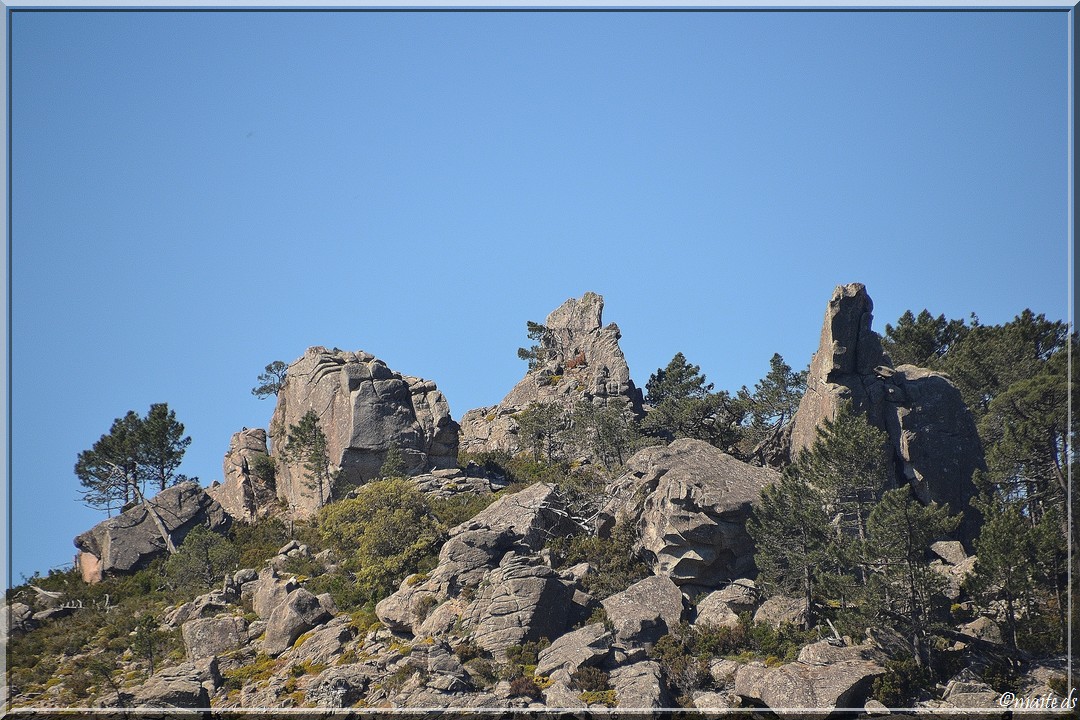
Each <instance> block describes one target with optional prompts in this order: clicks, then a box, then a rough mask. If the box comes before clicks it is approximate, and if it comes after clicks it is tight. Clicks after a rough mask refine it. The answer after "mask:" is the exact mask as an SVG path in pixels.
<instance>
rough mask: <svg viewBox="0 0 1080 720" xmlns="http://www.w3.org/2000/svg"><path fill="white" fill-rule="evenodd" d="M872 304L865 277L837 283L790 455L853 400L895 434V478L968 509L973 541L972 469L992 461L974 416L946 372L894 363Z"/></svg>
mask: <svg viewBox="0 0 1080 720" xmlns="http://www.w3.org/2000/svg"><path fill="white" fill-rule="evenodd" d="M873 309H874V303H873V301H872V300H871V299H870V296H869V295H868V294H867V292H866V288H865V287H864V286H863V285H862V284H860V283H852V284H850V285H841V286H839V287H837V288H836V289H835V290H834V291H833V294H832V297H831V298H830V299H829V304H828V307H827V309H826V311H825V321H824V324H823V326H822V330H821V341H820V344H819V346H818V349H817V352H815V353H814V357H813V360H812V361H811V362H810V372H809V375H808V376H807V379H806V392H805V393H804V394H803V397H802V400H801V401H800V403H799V409H798V412H796V414H795V419H794V421H793V427H792V431H791V450H790V452H791V457H792V458H794V457H795V456H797V455H798V453H800V452H801V451H802V450H804V449H806V448H809V447H810V446H811V445H812V444H813V443H814V440H815V439H816V438H817V428H818V427H819V426H820V425H821V424H822V423H823V422H824V421H825V420H826V419H829V420H831V419H833V418H835V417H836V412H837V410H838V409H839V407H840V405H841V404H842V403H844V402H846V401H850V402H851V404H852V407H853V408H854V409H855V410H856V411H857V412H860V413H863V414H865V415H866V417H867V420H868V421H869V422H870V424H871V425H873V426H874V427H876V428H878V429H880V430H883V431H885V432H886V433H887V434H888V437H889V442H890V445H891V447H892V451H893V457H894V483H895V484H896V485H902V484H904V483H910V484H911V485H912V486H913V488H914V489H915V491H916V493H917V494H918V496H919V498H920V499H921V500H923V502H927V503H929V502H931V501H933V502H938V503H942V504H948V506H949V509H950V511H951V512H953V513H958V512H963V513H964V520H963V524H962V526H961V530H960V533H961V537H962V539H964V540H965V541H970V540H971V539H972V538H973V537H974V536H975V534H976V533H977V531H978V526H979V518H978V514H977V512H976V511H975V510H974V509H973V508H972V507H971V505H970V500H971V498H972V497H974V495H975V485H974V483H973V482H972V475H973V473H974V472H975V470H978V469H982V468H985V460H984V458H983V449H982V444H981V442H980V440H979V435H978V432H977V431H976V427H975V420H974V418H973V417H972V415H971V412H970V411H969V410H968V408H967V406H966V405H964V401H963V399H962V398H961V396H960V391H959V390H958V389H957V388H956V386H955V385H953V384H952V381H951V380H949V378H948V377H947V376H946V375H943V374H941V373H937V372H934V371H932V370H926V369H923V368H917V367H915V366H913V365H901V366H899V367H896V368H894V367H893V366H892V362H891V360H890V359H889V357H888V356H887V355H886V354H885V353H884V351H883V350H882V347H881V338H880V336H879V335H878V334H877V333H876V332H874V331H873V330H872V329H871V327H870V326H871V323H872V321H873Z"/></svg>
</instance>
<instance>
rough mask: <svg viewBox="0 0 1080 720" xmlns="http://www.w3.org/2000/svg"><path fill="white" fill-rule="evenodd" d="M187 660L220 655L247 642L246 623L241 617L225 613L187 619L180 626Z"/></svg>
mask: <svg viewBox="0 0 1080 720" xmlns="http://www.w3.org/2000/svg"><path fill="white" fill-rule="evenodd" d="M180 633H181V635H182V636H183V638H184V648H185V649H186V651H187V657H188V660H192V661H195V660H201V659H202V658H206V657H211V656H214V655H220V654H222V653H224V652H228V651H229V650H235V649H236V648H238V647H241V646H242V645H244V644H245V643H246V642H247V623H246V622H244V619H243V618H240V617H234V616H231V615H226V616H223V617H214V618H196V619H194V620H188V621H187V622H186V623H184V624H183V625H182V626H181V627H180Z"/></svg>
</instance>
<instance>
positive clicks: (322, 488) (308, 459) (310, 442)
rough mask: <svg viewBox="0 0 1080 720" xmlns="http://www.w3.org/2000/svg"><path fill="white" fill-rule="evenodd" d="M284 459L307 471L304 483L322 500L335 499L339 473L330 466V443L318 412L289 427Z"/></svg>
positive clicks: (312, 411)
mask: <svg viewBox="0 0 1080 720" xmlns="http://www.w3.org/2000/svg"><path fill="white" fill-rule="evenodd" d="M283 455H284V456H285V459H286V460H288V461H289V462H294V463H298V464H299V465H300V466H301V467H302V468H303V470H304V481H305V482H306V483H307V485H308V487H309V488H311V489H312V490H315V491H316V492H317V493H318V494H319V497H320V498H329V499H333V490H334V481H335V480H336V478H337V473H336V472H335V471H334V470H333V468H332V467H331V465H330V452H329V441H328V440H327V438H326V434H325V433H324V432H323V429H322V425H321V424H320V423H319V416H318V415H316V414H315V411H314V410H308V411H307V413H305V414H304V416H303V417H302V418H300V421H299V422H298V423H296V424H295V425H290V426H289V432H288V436H287V438H286V440H285V449H284V452H283Z"/></svg>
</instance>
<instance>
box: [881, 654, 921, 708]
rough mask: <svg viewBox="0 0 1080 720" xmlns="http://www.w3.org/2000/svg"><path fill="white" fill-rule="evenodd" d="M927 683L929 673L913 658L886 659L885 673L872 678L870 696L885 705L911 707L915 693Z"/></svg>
mask: <svg viewBox="0 0 1080 720" xmlns="http://www.w3.org/2000/svg"><path fill="white" fill-rule="evenodd" d="M929 684H930V676H929V674H928V673H927V672H926V671H925V670H924V669H923V668H921V667H919V665H918V663H916V662H915V660H914V658H910V657H908V658H900V659H896V660H886V661H885V674H884V675H879V676H878V677H876V678H874V684H873V685H872V686H871V689H870V696H871V697H872V698H874V699H875V700H877V701H878V702H880V703H881V704H882V705H884V706H885V707H890V708H899V707H911V705H912V703H913V701H914V699H915V695H916V694H917V693H918V692H919V690H920V689H922V688H925V687H927V686H928V685H929Z"/></svg>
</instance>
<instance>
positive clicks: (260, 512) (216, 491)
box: [207, 428, 277, 522]
mask: <svg viewBox="0 0 1080 720" xmlns="http://www.w3.org/2000/svg"><path fill="white" fill-rule="evenodd" d="M268 455H269V451H268V450H267V448H266V431H265V430H263V429H262V428H252V429H250V430H249V429H247V428H245V429H244V430H241V431H240V432H238V433H234V434H233V436H232V440H230V441H229V451H228V452H227V453H225V462H224V467H223V469H222V471H223V473H224V477H225V480H224V482H222V483H221V484H220V485H214V486H213V487H211V488H209V489H208V490H207V493H209V494H210V496H211V497H212V498H214V499H215V500H217V501H218V503H220V504H221V507H223V508H225V511H226V512H227V513H229V514H230V515H232V516H233V517H234V518H236V519H239V520H247V521H249V522H254V521H255V520H258V519H261V518H263V517H266V516H267V515H268V514H270V513H271V512H273V510H274V507H275V506H276V502H275V501H276V500H277V486H276V484H275V483H274V475H273V473H270V474H269V476H266V475H263V474H261V473H260V469H261V468H263V467H265V465H263V464H260V463H259V462H258V460H259V459H260V458H265V457H267V456H268Z"/></svg>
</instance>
